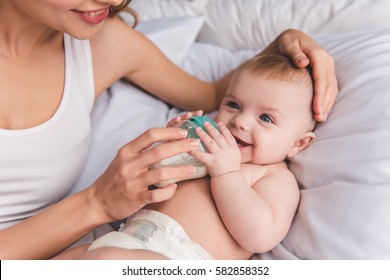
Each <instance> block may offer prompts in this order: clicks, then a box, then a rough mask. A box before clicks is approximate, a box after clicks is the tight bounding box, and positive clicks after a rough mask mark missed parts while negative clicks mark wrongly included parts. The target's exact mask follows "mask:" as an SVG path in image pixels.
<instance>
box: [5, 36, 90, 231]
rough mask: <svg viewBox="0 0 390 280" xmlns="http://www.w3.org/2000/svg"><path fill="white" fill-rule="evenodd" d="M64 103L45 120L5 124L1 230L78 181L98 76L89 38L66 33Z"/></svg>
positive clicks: (83, 158) (62, 101) (44, 205)
mask: <svg viewBox="0 0 390 280" xmlns="http://www.w3.org/2000/svg"><path fill="white" fill-rule="evenodd" d="M64 47H65V83H64V92H63V96H62V100H61V103H60V105H59V107H58V108H57V111H56V113H55V114H54V115H53V116H52V117H51V118H50V119H49V120H48V121H46V122H44V123H42V124H40V125H38V126H35V127H32V128H27V129H21V130H5V129H0V229H3V228H6V227H9V226H11V225H13V224H15V223H17V222H18V221H20V220H23V219H25V218H28V217H30V216H32V215H35V214H37V213H38V212H40V211H42V210H43V209H45V208H46V207H48V206H50V205H51V204H54V203H55V202H57V201H58V200H60V199H61V198H62V197H63V196H64V195H65V194H66V193H67V192H68V191H69V190H70V188H71V187H72V186H73V184H74V182H75V181H76V180H77V178H78V176H79V175H80V172H81V170H82V167H83V164H84V162H85V160H86V156H87V153H88V147H89V143H90V130H91V122H90V114H91V109H92V105H93V102H94V92H95V90H94V79H93V68H92V58H91V50H90V45H89V41H88V40H77V39H74V38H71V37H70V36H69V35H67V34H64Z"/></svg>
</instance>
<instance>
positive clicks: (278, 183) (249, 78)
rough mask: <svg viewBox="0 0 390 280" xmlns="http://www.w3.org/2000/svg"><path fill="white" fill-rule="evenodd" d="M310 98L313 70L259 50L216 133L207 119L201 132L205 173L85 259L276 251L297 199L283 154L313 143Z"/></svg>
mask: <svg viewBox="0 0 390 280" xmlns="http://www.w3.org/2000/svg"><path fill="white" fill-rule="evenodd" d="M312 98H313V83H312V77H311V75H310V71H309V70H308V69H299V68H296V67H295V66H293V64H292V63H291V62H290V60H289V59H288V58H285V57H283V56H277V55H270V56H257V57H254V58H252V59H250V60H248V61H247V62H245V63H244V64H242V65H241V66H240V67H239V68H238V69H237V71H236V72H235V74H234V76H233V78H232V81H231V83H230V86H229V88H228V90H227V92H226V95H225V97H224V99H223V101H222V103H221V106H220V108H219V110H218V113H217V115H216V118H215V121H216V122H217V123H218V127H219V130H218V129H216V128H215V127H214V126H212V125H211V124H210V123H205V128H206V131H207V133H206V132H205V131H203V130H202V129H200V128H198V129H197V134H198V136H199V137H200V140H201V141H202V143H203V144H204V145H205V146H206V147H207V150H208V151H207V152H201V151H195V152H193V153H192V154H191V155H192V156H194V157H195V158H196V159H198V160H200V161H202V162H203V163H204V164H205V165H206V167H207V171H208V174H209V176H207V177H204V178H201V179H194V180H188V181H183V182H181V183H179V184H178V188H177V190H176V193H175V195H174V196H173V197H172V198H171V199H170V200H167V201H164V202H161V203H156V204H150V205H147V206H146V207H145V208H144V209H142V210H140V211H138V212H137V213H135V214H134V215H132V216H130V217H129V218H128V219H127V222H126V223H125V224H124V225H123V226H122V228H121V230H120V231H119V232H111V233H109V234H107V235H105V236H103V237H101V238H100V239H97V240H96V241H95V242H94V243H92V245H91V246H90V247H89V249H88V252H87V253H86V256H87V257H88V258H115V256H114V255H112V252H113V251H112V250H110V247H111V248H112V247H115V248H122V249H126V251H125V253H124V254H123V255H121V258H129V259H142V258H148V256H150V254H148V253H147V252H150V251H152V252H154V253H156V254H155V255H152V257H151V258H158V256H161V258H169V259H249V258H251V257H252V256H253V254H255V253H262V252H266V251H268V250H270V249H272V248H273V247H275V246H276V245H277V244H278V243H279V242H281V241H282V239H283V238H284V237H285V235H286V234H287V232H288V230H289V227H290V225H291V222H292V220H293V217H294V214H295V211H296V209H297V206H298V203H299V188H298V185H297V182H296V180H295V178H294V176H293V174H292V173H291V172H290V171H289V169H288V168H287V164H286V160H288V159H289V158H292V157H294V156H296V155H297V154H298V153H300V152H301V151H303V150H304V149H306V148H307V147H308V146H309V145H310V143H311V142H312V141H313V139H314V133H313V132H312V131H313V129H314V126H315V120H314V118H313V112H312ZM183 119H184V117H183ZM114 252H116V251H115V250H114ZM121 252H123V251H121Z"/></svg>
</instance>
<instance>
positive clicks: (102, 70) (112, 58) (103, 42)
mask: <svg viewBox="0 0 390 280" xmlns="http://www.w3.org/2000/svg"><path fill="white" fill-rule="evenodd" d="M91 45H92V51H93V61H94V73H95V81H96V83H97V85H96V91H97V94H99V93H100V92H102V91H103V90H104V89H105V88H107V87H108V86H110V85H111V84H112V83H114V82H115V81H116V80H117V79H119V78H120V77H126V78H127V79H128V80H130V81H131V82H133V83H134V84H136V85H138V86H139V87H141V88H143V89H144V90H146V91H148V92H150V93H152V94H153V95H155V96H156V97H158V98H160V99H162V100H164V101H166V102H168V103H170V104H173V105H175V106H177V107H180V108H182V109H185V110H189V111H193V110H197V109H202V110H204V111H205V112H209V111H212V110H216V109H218V107H219V104H220V102H221V100H222V98H223V96H224V94H225V92H226V89H227V87H228V85H229V82H230V79H231V77H232V73H233V71H231V72H229V73H227V74H226V75H225V76H224V77H222V78H221V79H220V80H218V81H216V82H215V83H208V82H204V81H201V80H199V79H197V78H195V77H193V76H191V75H189V74H188V73H186V72H184V71H183V70H182V69H180V68H179V67H178V66H176V65H174V64H173V63H171V62H170V61H169V60H168V59H167V58H166V57H165V55H164V54H163V53H162V52H161V51H160V50H159V49H158V48H157V47H156V46H155V45H154V44H153V43H152V42H151V41H150V40H148V39H147V38H146V37H145V36H144V35H142V34H140V33H139V32H137V31H136V30H134V29H132V28H130V27H129V26H128V25H127V24H125V23H123V22H122V21H120V20H118V19H111V20H109V21H107V22H106V23H105V26H104V29H103V30H102V32H100V33H99V35H98V36H96V37H95V38H93V39H91ZM113 50H115V51H113ZM261 53H263V54H270V53H278V54H283V55H286V56H288V57H291V58H292V60H293V61H294V63H295V64H296V65H297V66H298V67H306V66H307V65H308V64H310V65H311V67H312V69H313V76H314V82H315V98H314V105H313V108H314V111H315V112H316V115H315V117H316V119H317V120H319V121H322V120H324V119H325V118H326V116H327V114H328V113H329V111H330V109H331V108H332V106H333V104H334V100H335V98H336V95H337V93H338V89H337V81H336V76H335V69H334V64H333V59H332V57H331V56H330V55H329V54H328V53H327V52H326V51H325V50H324V49H322V48H321V47H320V46H319V45H318V44H317V43H316V42H315V41H314V40H313V39H311V38H310V37H309V36H307V35H306V34H305V33H303V32H301V31H299V30H294V29H289V30H286V31H284V32H282V33H281V34H280V35H279V36H278V37H276V39H275V40H274V41H273V42H272V43H271V44H270V45H269V46H268V47H267V48H266V49H264V50H263V51H262V52H261Z"/></svg>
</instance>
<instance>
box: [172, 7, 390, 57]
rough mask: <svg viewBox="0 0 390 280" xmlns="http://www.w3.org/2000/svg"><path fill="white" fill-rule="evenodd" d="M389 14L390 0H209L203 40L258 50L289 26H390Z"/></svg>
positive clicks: (312, 30)
mask: <svg viewBox="0 0 390 280" xmlns="http://www.w3.org/2000/svg"><path fill="white" fill-rule="evenodd" d="M179 2H182V1H179ZM184 2H187V1H184ZM389 14H390V1H388V0H376V1H369V0H326V1H318V0H304V1H299V0H272V1H270V0H256V1H253V0H209V1H208V4H207V6H206V8H205V11H204V17H205V25H204V27H203V28H202V31H201V33H200V35H199V41H201V42H208V43H213V44H216V45H219V46H222V47H224V48H226V49H230V50H240V49H255V48H258V47H259V46H265V45H268V44H269V43H270V42H271V41H272V40H273V39H274V38H275V36H276V35H277V34H279V33H280V32H282V31H283V30H285V29H287V28H298V29H301V30H303V31H305V32H306V33H309V34H318V33H340V32H347V31H353V30H361V29H367V28H389V27H390V17H389Z"/></svg>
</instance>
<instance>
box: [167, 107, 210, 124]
mask: <svg viewBox="0 0 390 280" xmlns="http://www.w3.org/2000/svg"><path fill="white" fill-rule="evenodd" d="M202 115H203V111H202V110H198V111H192V112H188V113H185V114H183V115H180V116H177V117H176V118H174V119H172V120H170V121H169V122H168V124H167V127H172V126H175V125H176V124H178V123H180V122H182V121H185V120H188V119H190V118H192V117H193V116H202Z"/></svg>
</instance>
